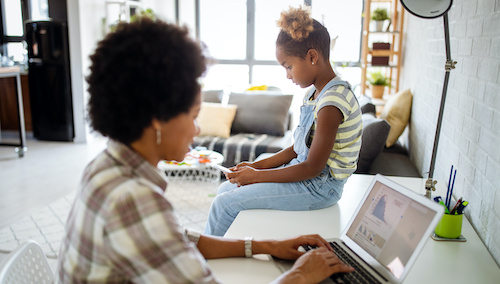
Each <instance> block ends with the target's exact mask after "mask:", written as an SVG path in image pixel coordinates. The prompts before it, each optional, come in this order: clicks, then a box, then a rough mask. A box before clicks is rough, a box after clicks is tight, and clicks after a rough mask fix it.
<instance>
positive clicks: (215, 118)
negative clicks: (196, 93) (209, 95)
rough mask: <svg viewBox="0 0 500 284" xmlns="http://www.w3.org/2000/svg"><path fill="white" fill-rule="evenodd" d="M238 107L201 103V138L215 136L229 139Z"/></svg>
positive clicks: (199, 117) (199, 122)
mask: <svg viewBox="0 0 500 284" xmlns="http://www.w3.org/2000/svg"><path fill="white" fill-rule="evenodd" d="M236 109H237V106H235V105H222V104H217V103H207V102H203V103H201V109H200V113H199V114H198V124H199V125H200V128H201V129H200V134H199V135H200V136H205V135H213V136H220V137H223V138H228V137H229V135H230V134H231V124H232V123H233V120H234V116H235V114H236Z"/></svg>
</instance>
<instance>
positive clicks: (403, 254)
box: [346, 181, 437, 279]
mask: <svg viewBox="0 0 500 284" xmlns="http://www.w3.org/2000/svg"><path fill="white" fill-rule="evenodd" d="M436 214H437V212H436V211H434V210H430V209H429V208H428V207H427V206H425V205H423V204H421V203H419V202H417V201H415V200H413V199H412V198H410V197H408V196H405V195H404V194H402V193H400V192H398V191H396V190H394V189H392V188H390V187H388V186H387V185H385V184H383V183H381V182H380V181H376V182H375V184H374V186H373V188H372V190H371V191H370V193H369V194H368V196H367V198H366V199H365V201H364V203H363V204H362V205H361V208H360V211H359V212H358V214H357V216H356V217H355V218H354V220H353V221H352V224H351V226H350V227H349V228H348V230H347V232H346V235H347V236H348V237H349V238H351V239H352V240H353V241H354V242H355V243H356V244H358V245H359V246H360V247H362V248H363V249H364V250H365V251H366V252H368V253H369V254H370V255H371V256H372V257H374V258H375V259H376V260H377V261H378V262H379V263H380V264H382V265H383V266H385V267H387V268H388V269H389V270H390V271H391V273H392V274H393V275H394V276H395V277H396V278H398V279H399V278H400V277H401V276H402V275H403V272H404V269H405V267H406V265H407V263H408V261H409V259H410V257H411V256H412V254H413V252H414V251H415V249H416V247H417V246H418V244H419V242H420V241H421V240H422V238H423V235H424V234H425V233H426V231H427V229H428V227H429V224H430V223H431V222H432V220H433V218H434V216H435V215H436Z"/></svg>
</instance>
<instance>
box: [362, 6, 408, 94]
mask: <svg viewBox="0 0 500 284" xmlns="http://www.w3.org/2000/svg"><path fill="white" fill-rule="evenodd" d="M372 4H374V5H372ZM380 6H383V7H385V8H387V9H388V12H389V14H390V15H389V16H390V18H391V19H390V20H391V27H390V28H391V29H392V30H388V31H373V30H370V22H371V12H372V11H373V10H375V8H376V7H380ZM364 7H365V11H364V13H363V14H364V17H365V18H364V21H363V33H362V34H363V36H362V43H361V94H365V92H366V89H367V82H366V78H367V72H368V70H367V69H369V68H385V69H386V70H385V73H386V76H388V77H390V79H391V82H392V87H389V93H395V92H398V91H399V76H400V73H401V48H402V45H403V28H404V27H403V23H404V8H403V6H402V5H401V3H399V0H365V5H364ZM371 36H377V38H380V37H386V39H387V41H386V42H388V43H390V49H388V50H380V49H377V50H372V49H371V48H370V46H369V45H370V37H371ZM373 56H377V57H382V56H385V57H389V64H388V65H372V64H371V58H372V57H373Z"/></svg>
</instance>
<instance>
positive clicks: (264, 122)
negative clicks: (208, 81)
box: [193, 90, 293, 167]
mask: <svg viewBox="0 0 500 284" xmlns="http://www.w3.org/2000/svg"><path fill="white" fill-rule="evenodd" d="M292 99H293V96H292V95H287V94H282V93H281V92H280V91H252V92H245V93H231V94H229V95H226V96H224V94H223V92H222V91H220V90H211V91H204V92H203V101H204V102H208V103H222V104H226V103H227V104H230V105H236V106H237V110H236V115H235V117H234V120H233V122H232V125H231V135H230V136H229V137H227V138H223V137H219V136H212V135H206V136H197V137H195V139H194V143H193V146H194V147H196V146H203V147H206V148H207V149H209V150H213V151H216V152H219V153H221V154H222V155H223V156H224V162H223V163H222V164H223V165H224V166H226V167H232V166H234V165H236V164H238V163H239V162H242V161H254V160H255V159H256V158H257V157H258V156H259V155H261V154H262V153H276V152H278V151H280V150H282V149H283V148H286V147H288V146H290V145H292V143H293V142H292V141H293V135H292V130H291V125H292V115H291V112H290V105H291V103H292Z"/></svg>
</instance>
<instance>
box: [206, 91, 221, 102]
mask: <svg viewBox="0 0 500 284" xmlns="http://www.w3.org/2000/svg"><path fill="white" fill-rule="evenodd" d="M223 95H224V91H222V90H207V91H203V92H202V97H203V101H204V102H207V103H220V102H222V96H223Z"/></svg>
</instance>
